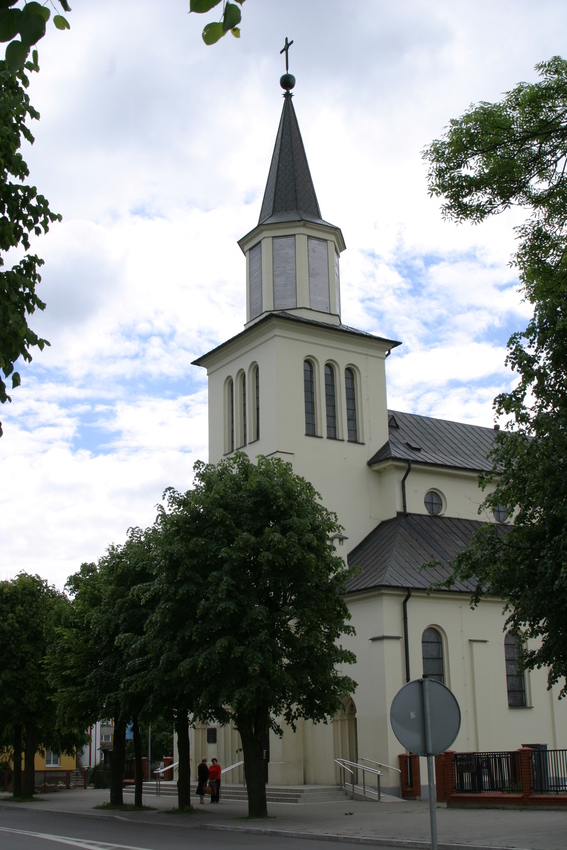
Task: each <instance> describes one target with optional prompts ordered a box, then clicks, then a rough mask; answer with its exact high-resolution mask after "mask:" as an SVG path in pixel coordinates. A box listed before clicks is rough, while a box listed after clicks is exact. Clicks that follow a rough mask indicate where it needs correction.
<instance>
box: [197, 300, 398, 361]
mask: <svg viewBox="0 0 567 850" xmlns="http://www.w3.org/2000/svg"><path fill="white" fill-rule="evenodd" d="M272 317H275V318H278V319H286V320H287V321H290V322H299V323H300V324H302V325H314V326H315V327H319V328H325V330H331V331H338V332H339V333H345V334H350V335H352V336H361V337H364V338H365V339H368V340H376V341H377V342H385V343H386V344H387V345H388V346H389V347H390V348H396V346H398V345H401V342H397V341H396V340H395V339H386V338H385V337H382V336H375V335H374V334H370V333H368V332H367V331H359V330H357V329H356V328H351V327H349V326H348V325H331V324H330V323H329V322H317V321H315V320H314V319H305V318H304V317H303V316H296V315H294V314H293V313H287V312H286V311H285V310H277V311H270V312H266V313H265V314H264V315H263V316H262V318H261V319H258V321H257V322H254V324H253V325H250V326H249V327H247V328H245V329H244V330H243V331H240V333H239V334H236V336H233V337H231V339H227V340H226V342H221V344H220V345H217V347H216V348H213V349H211V351H207V353H206V354H202V355H201V356H200V357H198V358H197V359H196V360H193V361H192V363H191V365H192V366H203V365H204V363H203V360H204V358H205V357H208V356H209V354H214V352H216V351H220V350H221V349H222V348H224V346H225V345H229V344H230V343H231V342H233V340H235V339H238V338H239V337H243V336H244V335H245V334H247V333H250V332H251V331H252V330H253V328H255V327H257V326H258V325H261V324H263V323H264V322H267V321H269V320H270V319H271V318H272Z"/></svg>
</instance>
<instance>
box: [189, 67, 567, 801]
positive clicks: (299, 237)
mask: <svg viewBox="0 0 567 850" xmlns="http://www.w3.org/2000/svg"><path fill="white" fill-rule="evenodd" d="M290 79H291V80H293V78H291V77H290V75H286V76H285V77H284V78H282V81H284V82H285V83H286V85H285V86H284V87H285V88H286V91H285V94H284V106H283V111H282V117H281V121H280V125H279V128H278V133H277V138H276V144H275V149H274V153H273V157H272V162H271V166H270V171H269V175H268V181H267V186H266V191H265V195H264V200H263V204H262V209H261V213H260V218H259V223H258V225H257V227H255V228H254V229H253V230H252V231H251V232H250V233H248V234H247V235H246V236H244V237H243V238H242V239H241V240H240V242H239V245H240V247H241V249H242V251H243V253H244V254H245V256H246V294H247V316H246V324H245V327H244V330H243V331H242V332H241V333H240V334H238V335H237V336H235V337H233V338H232V339H230V340H228V341H226V342H225V343H223V344H221V345H219V346H218V347H217V348H215V349H214V350H213V351H210V352H209V353H207V354H205V355H204V356H202V357H200V358H199V359H198V360H196V361H195V363H196V365H198V366H201V367H204V368H206V370H207V375H208V382H209V461H210V462H211V463H216V462H218V461H219V460H221V459H222V458H223V457H226V456H230V455H231V454H232V453H233V452H234V451H236V450H239V451H243V452H246V453H247V454H248V455H249V456H250V457H251V458H254V457H256V456H257V455H260V454H261V455H265V456H267V457H274V456H277V457H281V458H282V459H284V460H286V461H289V462H291V464H292V466H293V469H294V471H295V472H296V473H298V474H300V475H302V476H303V477H305V478H307V479H308V480H309V481H311V482H312V483H313V485H314V486H315V488H316V489H317V490H318V491H319V492H320V493H321V496H322V499H323V502H324V504H325V505H326V506H327V507H328V508H329V509H331V510H333V511H335V512H336V513H337V515H338V518H339V521H340V523H341V525H342V526H343V527H344V538H343V537H341V538H339V539H337V540H336V546H337V551H338V552H339V553H340V554H344V557H345V558H347V559H348V562H349V564H350V565H351V566H357V567H359V568H360V570H359V572H358V573H357V574H356V575H355V576H354V578H352V579H351V580H350V582H349V587H348V594H347V603H348V606H349V609H350V611H351V614H352V624H353V625H354V627H355V629H356V635H352V636H345V637H344V646H345V647H347V648H348V649H351V650H352V651H353V652H354V653H355V655H356V658H357V662H356V664H355V665H354V666H349V668H348V670H347V671H346V672H348V674H349V675H350V676H352V678H353V679H354V680H355V681H356V682H357V683H358V687H357V690H356V692H355V693H354V694H352V695H345V700H344V710H343V711H342V712H341V713H339V714H338V715H337V716H336V717H335V719H334V720H333V721H332V722H329V724H327V725H325V724H317V725H314V724H313V723H311V722H307V721H304V722H300V723H299V725H298V729H297V731H296V732H295V733H294V732H292V731H291V730H290V729H288V728H286V729H285V730H284V734H283V737H282V738H278V737H277V736H275V735H273V734H271V735H270V741H269V746H268V747H267V752H266V758H267V761H268V767H267V777H268V782H269V783H270V784H275V785H282V784H283V785H303V784H331V785H332V784H336V783H337V781H338V767H337V765H336V763H335V761H334V759H335V758H338V757H343V758H347V759H350V760H351V761H357V760H358V759H361V758H366V759H371V760H373V761H376V762H380V763H383V764H385V765H392V766H394V767H398V766H399V765H398V754H399V753H401V752H403V749H402V747H401V745H400V744H399V743H398V741H397V740H396V738H395V736H394V734H393V732H392V729H391V726H390V723H389V711H390V706H391V703H392V700H393V698H394V696H395V694H396V693H397V691H398V690H399V689H400V687H402V685H403V684H404V683H405V682H406V681H409V680H410V679H416V678H419V677H421V676H422V675H423V674H426V675H430V676H434V677H435V678H437V679H438V680H440V681H443V682H444V683H445V684H446V685H447V686H448V687H449V688H450V689H451V690H452V691H453V693H454V694H455V696H456V698H457V700H458V702H459V704H460V707H461V714H462V725H461V731H460V733H459V736H458V738H457V740H456V742H455V745H454V749H456V750H457V751H462V752H470V751H477V752H478V751H490V750H499V751H502V750H514V749H517V748H519V747H521V746H522V745H524V744H530V743H543V744H547V746H548V747H549V748H550V749H556V748H560V747H567V706H566V705H565V704H564V703H563V702H561V703H560V702H559V701H558V699H557V695H558V690H559V689H558V688H554V689H552V690H551V691H547V689H546V684H547V682H546V671H545V670H537V671H533V672H529V673H525V674H523V675H518V674H517V671H516V669H515V663H514V658H515V653H516V649H517V648H516V644H515V639H514V637H513V636H506V634H505V633H504V631H503V625H504V615H503V611H502V607H503V606H502V603H501V602H499V601H497V600H484V601H483V602H482V603H481V605H480V606H479V607H478V608H477V609H476V610H474V611H473V610H471V609H470V607H469V591H470V587H467V586H466V585H459V584H457V585H456V586H455V587H454V589H453V590H451V591H433V592H432V593H431V594H429V595H428V593H427V590H428V587H429V585H430V583H431V582H432V581H435V580H436V579H438V578H440V577H443V576H445V575H447V572H446V571H445V570H444V569H440V570H433V571H425V572H420V566H421V565H422V564H423V563H426V562H429V561H431V560H439V561H441V562H442V563H448V562H449V561H450V560H451V558H452V557H454V555H455V554H457V552H458V551H461V550H462V549H463V548H465V546H466V545H467V543H468V541H469V540H470V537H471V534H472V533H473V531H474V529H475V528H476V527H478V525H479V523H480V522H481V521H495V520H497V521H505V516H499V517H496V518H495V517H492V516H490V517H489V516H485V517H479V515H478V508H479V505H480V504H481V502H482V500H483V494H482V492H481V490H480V489H479V487H478V474H479V472H480V471H482V470H484V469H487V468H488V466H489V464H488V461H487V453H488V451H489V450H490V446H491V443H492V439H493V436H494V431H493V429H492V428H481V427H477V426H473V425H466V424H462V423H456V422H447V421H441V420H436V419H431V418H427V417H423V416H417V415H413V414H408V413H402V412H397V411H391V410H388V407H387V398H386V396H387V392H386V374H385V360H386V358H387V357H388V356H389V355H390V353H391V352H392V351H393V350H394V349H395V348H396V347H397V346H398V345H399V344H400V343H398V342H397V341H395V340H390V339H383V338H380V337H377V336H374V335H371V334H369V333H366V332H364V331H359V330H356V329H354V328H350V327H347V326H345V325H343V324H342V323H341V296H340V271H339V270H340V254H341V253H342V251H344V250H345V247H346V246H345V242H344V239H343V235H342V233H341V231H340V229H339V228H338V227H336V226H335V225H332V224H330V223H329V222H327V221H325V220H324V219H323V218H322V216H321V212H320V209H319V205H318V202H317V198H316V194H315V189H314V186H313V182H312V179H311V175H310V172H309V167H308V163H307V158H306V155H305V150H304V147H303V142H302V139H301V134H300V131H299V126H298V123H297V118H296V115H295V110H294V107H293V103H292V94H291V91H290V88H291V87H292V86H293V84H292V83H291V84H290ZM282 85H284V83H283V82H282ZM193 747H194V748H193V764H196V763H197V761H198V760H199V759H200V758H201V757H202V756H203V755H206V756H207V757H208V758H211V757H212V756H213V755H215V756H217V757H218V758H219V759H220V761H221V763H222V764H223V766H225V765H229V764H233V763H235V762H236V761H238V760H239V758H241V756H240V754H239V752H238V749H239V740H238V735H237V734H236V733H235V732H234V730H233V729H231V728H228V727H227V728H219V729H218V730H215V731H214V734H212V730H211V729H209V730H207V729H206V728H204V727H200V726H197V727H196V729H195V730H194V741H193ZM384 774H385V775H384V778H383V787H384V788H385V789H388V788H389V789H390V790H391V792H392V793H396V789H399V781H398V779H397V774H395V773H394V772H393V771H390V772H388V770H387V769H386V770H384ZM422 775H423V776H424V775H425V773H424V771H422ZM232 778H233V779H234V780H238V779H241V773H240V774H239V773H238V772H235V773H234V775H233V777H232ZM226 779H227V780H228V781H230V778H229V776H227V777H226Z"/></svg>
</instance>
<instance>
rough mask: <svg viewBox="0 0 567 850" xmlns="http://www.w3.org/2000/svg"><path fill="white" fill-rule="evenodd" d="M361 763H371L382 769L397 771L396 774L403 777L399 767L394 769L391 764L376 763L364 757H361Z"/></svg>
mask: <svg viewBox="0 0 567 850" xmlns="http://www.w3.org/2000/svg"><path fill="white" fill-rule="evenodd" d="M359 761H369V762H370V764H377V765H379V766H380V767H387V768H388V770H395V771H396V773H399V774H400V775H401V772H402V771H401V770H400V768H399V767H393V766H392V765H391V764H384V762H382V761H374V759H367V758H364V757H363V756H359Z"/></svg>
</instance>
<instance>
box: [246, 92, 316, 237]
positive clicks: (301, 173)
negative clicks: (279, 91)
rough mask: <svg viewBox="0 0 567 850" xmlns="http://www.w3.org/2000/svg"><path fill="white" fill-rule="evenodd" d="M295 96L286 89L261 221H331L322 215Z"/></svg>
mask: <svg viewBox="0 0 567 850" xmlns="http://www.w3.org/2000/svg"><path fill="white" fill-rule="evenodd" d="M291 98H292V95H291V93H290V92H286V94H285V95H284V105H283V110H282V116H281V119H280V125H279V127H278V134H277V136H276V144H275V146H274V153H273V155H272V163H271V165H270V171H269V174H268V182H267V184H266V191H265V192H264V200H263V201H262V209H261V211H260V219H259V221H258V224H266V223H268V224H271V223H274V222H282V221H313V222H316V223H318V224H328V222H325V221H323V219H322V218H321V210H320V209H319V203H318V201H317V196H316V194H315V187H314V185H313V180H312V179H311V173H310V171H309V165H308V164H307V156H306V154H305V148H304V147H303V140H302V138H301V133H300V132H299V124H298V123H297V117H296V115H295V109H294V108H293V103H292V100H291ZM331 226H332V225H331Z"/></svg>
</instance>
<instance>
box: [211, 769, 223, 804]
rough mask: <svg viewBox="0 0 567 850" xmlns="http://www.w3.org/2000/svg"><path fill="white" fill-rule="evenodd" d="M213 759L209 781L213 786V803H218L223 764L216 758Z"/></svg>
mask: <svg viewBox="0 0 567 850" xmlns="http://www.w3.org/2000/svg"><path fill="white" fill-rule="evenodd" d="M211 761H212V764H211V766H210V768H209V782H210V783H211V784H212V786H213V793H212V795H211V803H218V801H219V795H220V782H221V766H220V764H219V763H218V761H217V760H216V759H212V760H211Z"/></svg>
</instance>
